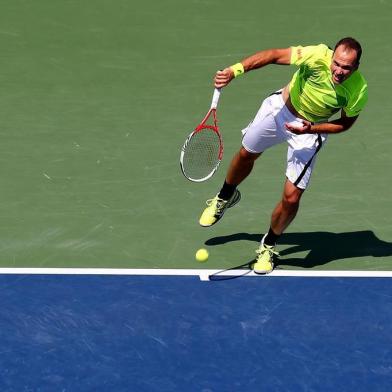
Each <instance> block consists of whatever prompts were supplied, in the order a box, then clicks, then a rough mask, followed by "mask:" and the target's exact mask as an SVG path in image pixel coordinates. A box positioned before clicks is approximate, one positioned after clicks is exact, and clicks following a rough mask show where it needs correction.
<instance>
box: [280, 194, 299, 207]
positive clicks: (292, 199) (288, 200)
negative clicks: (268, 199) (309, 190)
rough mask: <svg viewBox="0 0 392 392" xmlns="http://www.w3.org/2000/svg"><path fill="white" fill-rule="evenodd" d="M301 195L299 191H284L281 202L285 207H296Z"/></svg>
mask: <svg viewBox="0 0 392 392" xmlns="http://www.w3.org/2000/svg"><path fill="white" fill-rule="evenodd" d="M301 196H302V194H301V193H299V192H285V193H284V195H283V199H282V203H283V205H284V206H285V207H286V208H287V209H290V210H293V209H297V208H298V206H299V202H300V200H301Z"/></svg>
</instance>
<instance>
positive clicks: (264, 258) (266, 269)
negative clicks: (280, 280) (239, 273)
mask: <svg viewBox="0 0 392 392" xmlns="http://www.w3.org/2000/svg"><path fill="white" fill-rule="evenodd" d="M256 253H257V258H256V262H255V263H254V264H253V271H254V272H255V273H256V274H269V273H270V272H272V270H273V269H274V258H275V257H279V253H278V252H276V251H275V246H271V245H264V244H263V243H262V244H261V245H260V247H259V249H257V250H256Z"/></svg>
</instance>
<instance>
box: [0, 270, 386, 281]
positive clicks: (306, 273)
mask: <svg viewBox="0 0 392 392" xmlns="http://www.w3.org/2000/svg"><path fill="white" fill-rule="evenodd" d="M0 274H22V275H144V276H199V277H200V279H201V280H209V279H210V277H211V276H212V277H216V278H219V277H225V276H227V277H236V276H238V277H279V276H287V277H290V276H291V277H325V278H331V277H333V278H336V277H341V278H392V271H336V270H333V271H327V270H322V271H320V270H283V269H276V270H274V271H272V273H270V274H268V275H266V276H262V275H257V274H255V273H254V272H253V271H250V270H247V269H237V270H234V269H233V270H218V269H158V268H156V269H155V268H153V269H142V268H0Z"/></svg>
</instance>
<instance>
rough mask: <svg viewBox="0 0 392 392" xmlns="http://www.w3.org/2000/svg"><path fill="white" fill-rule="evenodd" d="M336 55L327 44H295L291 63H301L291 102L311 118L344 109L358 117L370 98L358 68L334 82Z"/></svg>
mask: <svg viewBox="0 0 392 392" xmlns="http://www.w3.org/2000/svg"><path fill="white" fill-rule="evenodd" d="M332 56H333V51H332V50H331V49H329V48H328V46H326V45H324V44H320V45H317V46H305V47H303V46H293V47H292V48H291V60H290V64H295V65H297V66H299V69H298V71H297V72H296V73H295V74H294V76H293V78H292V79H291V82H290V97H291V102H292V104H293V106H294V107H295V109H296V110H297V112H298V113H299V114H300V115H302V116H303V117H305V118H306V119H307V120H309V121H313V122H319V121H325V120H327V119H328V118H329V117H331V116H332V115H333V114H334V113H336V112H338V111H339V110H340V109H343V110H344V112H345V113H346V115H347V116H348V117H354V116H357V115H358V114H359V112H360V111H361V110H362V109H363V108H364V106H365V104H366V102H367V83H366V80H365V79H364V77H363V76H362V74H361V73H360V72H359V71H358V70H357V71H354V72H353V73H352V74H351V75H350V77H349V78H348V79H346V80H345V81H344V82H343V83H341V84H338V85H337V84H334V83H333V81H332V72H331V70H330V66H331V62H332Z"/></svg>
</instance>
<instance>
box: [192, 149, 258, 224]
mask: <svg viewBox="0 0 392 392" xmlns="http://www.w3.org/2000/svg"><path fill="white" fill-rule="evenodd" d="M260 155H261V154H260V153H258V154H255V153H250V152H248V151H247V150H245V148H243V147H241V149H240V150H239V152H238V153H237V154H236V155H235V156H234V157H233V159H232V160H231V163H230V166H229V169H228V172H227V175H226V180H225V183H224V184H223V187H222V189H221V190H220V192H219V193H218V194H217V195H216V196H215V197H214V198H213V199H210V200H207V208H206V209H205V210H204V211H203V213H202V215H201V217H200V219H199V224H200V225H201V226H203V227H209V226H212V225H213V224H215V223H216V222H218V221H219V220H220V219H221V218H222V216H223V214H224V213H225V211H226V210H227V209H228V208H230V207H233V206H234V205H236V204H237V203H238V202H239V201H240V199H241V193H240V192H239V190H238V189H237V185H239V184H240V183H241V182H242V181H243V180H244V179H245V178H246V177H247V176H248V175H249V173H250V172H251V171H252V168H253V165H254V162H255V160H256V159H257V158H258V157H259V156H260Z"/></svg>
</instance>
